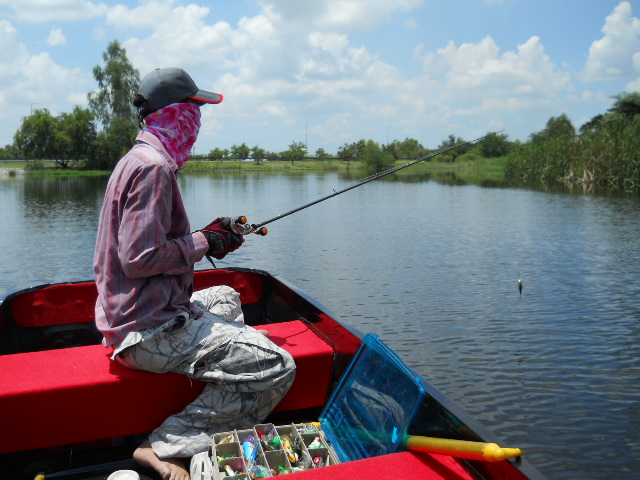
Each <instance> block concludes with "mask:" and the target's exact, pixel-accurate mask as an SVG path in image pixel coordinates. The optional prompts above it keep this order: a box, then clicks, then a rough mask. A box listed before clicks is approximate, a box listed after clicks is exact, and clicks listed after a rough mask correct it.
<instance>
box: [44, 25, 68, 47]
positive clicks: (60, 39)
mask: <svg viewBox="0 0 640 480" xmlns="http://www.w3.org/2000/svg"><path fill="white" fill-rule="evenodd" d="M66 44H67V39H66V37H65V36H64V34H63V33H62V29H60V28H58V27H54V28H52V29H51V33H50V34H49V38H47V45H49V46H52V47H54V46H57V45H66Z"/></svg>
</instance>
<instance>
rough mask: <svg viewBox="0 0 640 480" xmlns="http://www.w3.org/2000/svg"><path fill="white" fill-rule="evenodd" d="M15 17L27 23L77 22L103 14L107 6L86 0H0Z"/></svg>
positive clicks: (0, 3)
mask: <svg viewBox="0 0 640 480" xmlns="http://www.w3.org/2000/svg"><path fill="white" fill-rule="evenodd" d="M0 5H6V6H8V7H9V8H11V10H13V12H14V14H15V17H16V18H17V19H18V20H20V21H22V22H27V23H44V22H50V21H67V22H77V21H80V20H87V19H89V18H95V17H99V16H101V15H103V14H104V13H105V12H106V11H107V6H106V5H105V4H103V3H94V2H90V1H86V0H0Z"/></svg>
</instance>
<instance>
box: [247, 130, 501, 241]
mask: <svg viewBox="0 0 640 480" xmlns="http://www.w3.org/2000/svg"><path fill="white" fill-rule="evenodd" d="M496 133H500V132H491V133H488V134H487V135H483V136H482V137H478V138H476V139H475V140H469V141H468V142H463V143H459V144H457V145H452V146H450V147H447V148H443V149H442V150H438V151H437V152H434V153H431V154H429V155H425V156H423V157H420V158H417V159H415V160H413V161H411V162H409V163H406V164H404V165H400V166H398V167H393V168H390V169H388V170H385V171H383V172H380V173H377V174H375V175H371V176H370V177H367V178H364V179H363V180H360V181H357V182H355V183H353V184H351V185H349V186H347V187H345V188H343V189H341V190H337V191H336V190H334V191H333V193H330V194H329V195H325V196H324V197H321V198H319V199H318V200H314V201H312V202H309V203H306V204H304V205H301V206H300V207H297V208H294V209H292V210H289V211H288V212H285V213H282V214H280V215H277V216H275V217H273V218H270V219H269V220H265V221H264V222H261V223H254V224H251V228H252V229H253V231H252V233H258V234H260V235H266V234H267V229H266V228H264V226H265V225H268V224H269V223H272V222H275V221H276V220H280V219H282V218H285V217H288V216H289V215H293V214H294V213H297V212H299V211H301V210H304V209H305V208H309V207H311V206H313V205H316V204H318V203H320V202H324V201H325V200H329V199H330V198H333V197H336V196H338V195H341V194H343V193H345V192H348V191H349V190H353V189H354V188H357V187H360V186H362V185H365V184H367V183H370V182H373V181H374V180H377V179H379V178H382V177H385V176H387V175H390V174H392V173H395V172H397V171H399V170H402V169H404V168H408V167H411V166H413V165H415V164H416V163H420V162H424V161H425V160H429V159H432V158H434V157H437V156H438V155H442V154H443V153H446V152H450V151H452V150H455V149H457V148H460V147H463V146H465V145H471V144H472V143H476V142H478V141H480V140H483V139H485V138H487V137H489V136H490V135H495V134H496ZM242 218H244V217H242ZM245 221H246V220H245Z"/></svg>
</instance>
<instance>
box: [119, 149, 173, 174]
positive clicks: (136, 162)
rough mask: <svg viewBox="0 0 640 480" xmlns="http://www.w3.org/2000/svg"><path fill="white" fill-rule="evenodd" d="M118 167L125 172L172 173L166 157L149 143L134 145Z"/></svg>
mask: <svg viewBox="0 0 640 480" xmlns="http://www.w3.org/2000/svg"><path fill="white" fill-rule="evenodd" d="M118 166H120V167H121V168H122V169H125V170H132V169H133V170H156V169H160V170H166V171H167V172H170V171H171V168H170V166H169V164H168V163H167V160H166V159H165V158H164V155H162V153H160V152H159V151H158V150H157V149H156V148H154V147H153V146H152V145H149V144H147V143H138V144H136V145H134V146H133V147H132V148H131V150H129V151H128V152H127V154H126V155H125V156H124V157H122V159H120V161H119V162H118Z"/></svg>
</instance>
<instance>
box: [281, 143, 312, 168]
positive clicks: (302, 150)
mask: <svg viewBox="0 0 640 480" xmlns="http://www.w3.org/2000/svg"><path fill="white" fill-rule="evenodd" d="M306 154H307V147H306V146H305V144H304V143H303V142H292V143H291V145H289V150H286V151H285V152H283V156H284V157H285V158H286V159H287V160H290V161H291V165H293V162H296V161H300V160H303V159H304V157H305V156H306Z"/></svg>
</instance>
